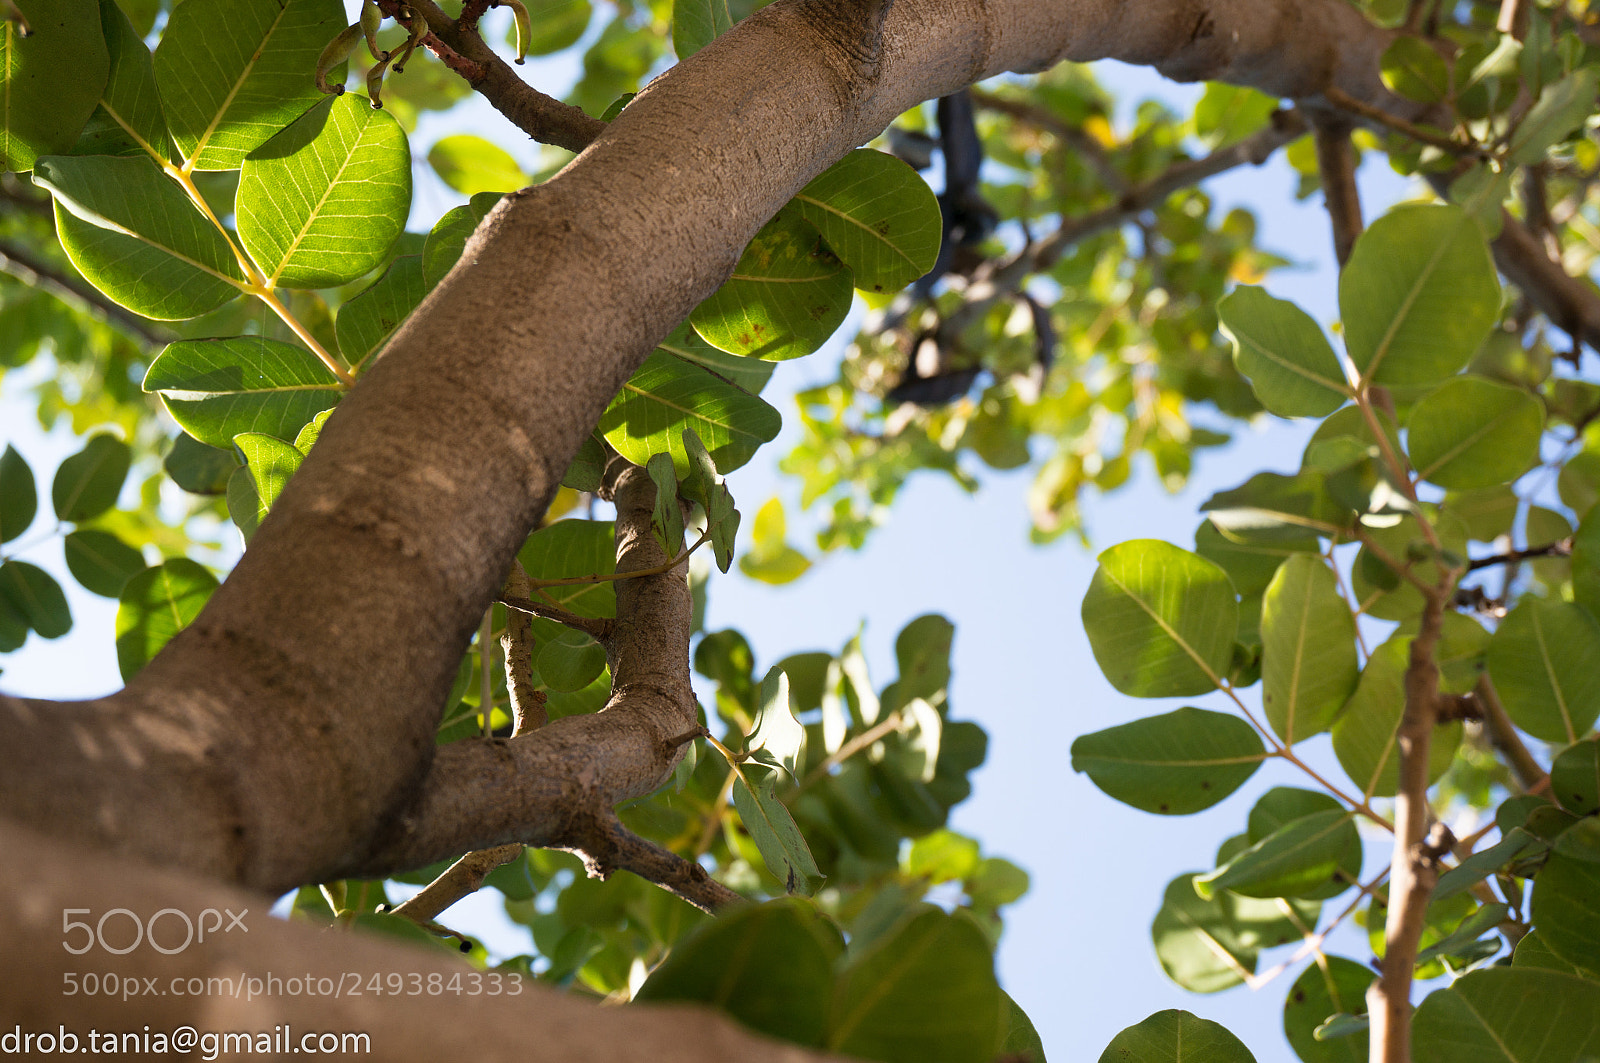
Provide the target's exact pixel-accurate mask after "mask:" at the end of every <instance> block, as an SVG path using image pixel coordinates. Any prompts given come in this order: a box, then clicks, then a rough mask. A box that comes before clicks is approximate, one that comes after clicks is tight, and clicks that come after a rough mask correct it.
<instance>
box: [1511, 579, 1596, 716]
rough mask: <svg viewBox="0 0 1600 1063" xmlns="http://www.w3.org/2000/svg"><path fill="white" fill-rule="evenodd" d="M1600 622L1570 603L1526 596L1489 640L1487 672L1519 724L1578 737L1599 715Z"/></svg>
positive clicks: (1586, 611)
mask: <svg viewBox="0 0 1600 1063" xmlns="http://www.w3.org/2000/svg"><path fill="white" fill-rule="evenodd" d="M1597 660H1600V623H1596V622H1595V619H1594V617H1593V616H1591V615H1590V614H1589V611H1588V610H1587V609H1584V608H1583V607H1582V606H1577V605H1573V604H1571V603H1570V602H1557V601H1548V600H1545V599H1540V598H1533V597H1527V598H1524V599H1523V600H1522V601H1521V602H1520V603H1519V604H1518V605H1517V607H1516V608H1515V609H1513V610H1511V612H1510V613H1509V614H1507V616H1506V618H1505V619H1504V620H1502V621H1501V622H1500V626H1499V628H1497V629H1496V631H1495V633H1494V637H1493V638H1492V639H1491V640H1490V641H1489V655H1488V663H1489V674H1490V675H1491V676H1492V677H1493V678H1494V685H1495V689H1496V691H1498V692H1499V694H1500V700H1501V701H1502V702H1504V704H1505V708H1506V714H1507V715H1508V716H1510V717H1511V721H1512V722H1513V723H1515V724H1516V725H1517V726H1518V727H1520V728H1522V729H1523V730H1524V731H1527V732H1528V733H1529V734H1531V735H1533V736H1534V737H1535V738H1542V739H1544V740H1545V741H1547V742H1568V743H1570V742H1574V741H1576V740H1577V738H1578V736H1579V735H1582V734H1584V733H1586V732H1587V731H1588V730H1589V728H1590V727H1593V726H1594V722H1595V718H1596V717H1600V672H1597V671H1596V670H1595V668H1594V667H1593V666H1592V665H1591V663H1590V662H1593V661H1597Z"/></svg>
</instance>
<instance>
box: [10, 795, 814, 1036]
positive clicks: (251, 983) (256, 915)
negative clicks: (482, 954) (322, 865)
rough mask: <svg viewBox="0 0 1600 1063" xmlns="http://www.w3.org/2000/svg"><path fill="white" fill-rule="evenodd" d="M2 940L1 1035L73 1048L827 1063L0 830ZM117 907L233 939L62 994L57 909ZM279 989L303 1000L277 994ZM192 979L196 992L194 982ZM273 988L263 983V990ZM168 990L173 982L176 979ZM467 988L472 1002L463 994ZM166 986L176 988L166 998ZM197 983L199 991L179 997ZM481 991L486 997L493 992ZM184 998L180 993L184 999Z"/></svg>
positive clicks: (662, 1010)
mask: <svg viewBox="0 0 1600 1063" xmlns="http://www.w3.org/2000/svg"><path fill="white" fill-rule="evenodd" d="M0 851H3V852H4V853H5V854H6V859H4V860H0V896H5V897H8V898H24V899H25V901H24V903H7V904H3V905H0V941H4V942H5V943H6V954H7V955H8V956H10V957H14V958H16V960H17V961H19V962H14V963H7V964H5V965H3V966H0V1000H4V1001H5V1002H6V1023H7V1026H8V1028H9V1026H10V1025H11V1024H12V1023H18V1024H21V1026H22V1027H23V1029H25V1030H26V1029H30V1028H31V1029H37V1030H45V1029H48V1030H51V1031H54V1030H55V1029H56V1027H57V1025H58V1024H61V1025H62V1026H63V1028H64V1029H65V1030H68V1031H72V1032H74V1033H76V1034H77V1035H78V1037H79V1038H80V1041H79V1044H80V1046H82V1045H83V1044H84V1041H83V1038H84V1035H85V1034H87V1032H88V1031H89V1030H90V1029H91V1028H98V1029H99V1030H101V1031H105V1030H138V1029H140V1028H141V1027H148V1028H149V1029H150V1030H152V1031H172V1030H176V1029H178V1028H179V1027H180V1026H189V1027H193V1028H195V1029H196V1030H197V1031H198V1032H199V1033H202V1034H204V1033H211V1032H218V1033H220V1032H222V1031H252V1032H256V1031H258V1032H262V1033H265V1034H271V1033H273V1032H274V1031H275V1030H277V1029H281V1028H282V1025H283V1024H285V1023H287V1022H289V1021H290V1020H291V1019H292V1023H293V1032H294V1034H295V1035H296V1036H297V1037H298V1035H299V1034H300V1033H301V1032H302V1031H305V1030H317V1031H337V1032H349V1033H364V1034H366V1035H367V1036H368V1038H369V1039H370V1040H369V1052H368V1053H367V1054H368V1055H370V1058H374V1059H384V1060H388V1061H391V1063H435V1061H437V1060H441V1059H460V1058H463V1054H464V1052H465V1051H466V1049H464V1048H463V1046H464V1045H466V1046H470V1056H471V1058H472V1059H474V1060H482V1061H484V1063H522V1061H525V1060H527V1059H528V1058H529V1046H530V1045H536V1046H537V1050H538V1054H539V1056H540V1058H549V1059H561V1060H571V1061H574V1063H597V1061H600V1060H604V1061H606V1063H706V1061H707V1060H719V1059H720V1060H739V1061H740V1063H822V1061H824V1060H827V1059H832V1058H835V1057H830V1056H824V1055H822V1054H820V1053H815V1052H812V1051H809V1050H807V1049H804V1048H801V1047H799V1046H797V1045H793V1044H779V1043H777V1042H775V1041H772V1040H769V1039H767V1038H765V1037H762V1036H759V1035H757V1034H753V1033H751V1032H749V1031H748V1030H746V1029H745V1028H744V1027H742V1026H740V1025H739V1024H738V1023H736V1022H734V1021H733V1020H732V1019H729V1018H728V1017H727V1016H725V1015H723V1014H722V1013H720V1012H718V1011H714V1010H712V1009H710V1008H705V1007H699V1006H694V1005H685V1004H675V1005H672V1006H670V1007H659V1006H651V1005H636V1006H630V1007H627V1008H605V1009H603V1010H602V1009H601V1007H600V1006H599V1005H597V1004H596V1003H595V1002H593V1001H590V1000H587V999H585V998H584V997H583V996H582V995H580V994H576V993H568V992H564V991H562V990H560V989H557V988H555V987H552V986H548V985H545V984H543V983H540V982H537V981H529V980H525V979H523V978H521V977H520V976H517V975H514V974H504V973H499V972H494V971H489V972H480V971H476V970H475V969H474V968H472V967H470V966H468V965H467V964H466V963H465V962H464V961H463V960H462V959H461V958H460V957H459V956H452V955H451V954H450V953H448V952H446V951H444V950H442V949H441V950H439V951H431V950H428V949H418V948H417V947H416V946H414V945H410V944H401V943H396V942H393V941H390V940H387V939H385V938H383V937H381V936H379V935H372V934H361V933H346V932H340V931H337V930H329V929H327V928H324V927H320V926H315V925H311V924H308V923H303V922H300V921H297V920H296V921H282V920H278V919H273V918H271V917H270V916H269V915H268V914H267V912H268V909H269V908H270V907H271V905H272V898H271V897H270V896H268V895H265V894H259V893H249V892H245V891H243V890H238V889H231V888H228V887H224V886H220V885H217V884H216V883H212V882H204V881H199V880H196V879H193V878H189V877H186V876H183V875H179V874H175V873H173V872H170V871H159V870H155V869H153V868H150V867H147V866H145V865H143V864H140V863H134V862H131V861H126V860H117V859H114V858H112V857H109V856H107V855H106V854H105V853H103V852H98V851H95V850H93V849H89V848H77V847H73V846H69V845H66V844H63V843H62V842H60V841H58V840H52V839H47V838H44V837H42V836H41V835H39V834H36V833H34V832H33V831H30V830H25V829H23V828H20V827H17V826H14V825H12V824H10V823H8V822H6V821H3V820H0ZM84 907H88V908H89V909H90V910H91V911H94V912H105V911H109V910H111V909H113V908H124V909H127V910H129V911H132V912H136V913H139V914H141V915H145V916H147V915H149V914H150V913H153V912H159V911H161V910H162V909H164V908H167V907H176V908H177V909H178V910H179V911H182V912H189V913H195V914H196V915H198V913H200V912H202V911H204V910H205V909H208V908H209V909H213V910H215V911H217V912H223V911H228V912H232V913H234V914H236V915H238V916H239V917H240V919H241V921H242V927H243V928H244V931H243V932H241V931H240V930H238V929H236V930H234V931H233V932H232V933H225V934H217V935H215V936H208V937H207V938H206V939H205V941H204V943H202V944H195V945H191V946H190V947H188V948H186V949H183V950H181V951H179V952H177V953H175V954H173V955H162V954H160V953H157V952H154V951H152V950H150V949H139V950H137V951H135V952H133V953H131V954H129V955H127V956H116V957H108V956H104V955H103V954H101V955H98V956H97V957H96V963H95V967H96V969H98V970H102V971H104V970H106V969H108V967H109V969H111V970H114V971H116V973H118V974H119V975H120V976H121V977H122V979H123V984H126V985H133V986H143V985H145V984H146V983H145V982H144V979H146V978H148V979H151V980H153V981H154V983H155V985H156V986H157V987H158V989H159V990H160V992H157V993H154V994H151V995H140V996H138V997H135V998H133V999H129V1000H126V1001H125V1000H122V999H120V998H119V997H117V996H114V995H111V994H99V995H91V996H85V995H82V994H80V995H78V996H74V997H71V998H65V999H64V998H63V996H62V992H61V986H62V984H63V975H64V974H68V973H71V972H74V971H80V970H81V968H82V967H83V959H84V958H85V957H76V956H73V955H72V954H70V953H68V952H66V951H64V950H63V949H62V947H61V944H62V933H61V926H62V923H61V919H62V916H61V913H62V911H63V910H64V909H67V908H84ZM435 975H437V976H438V977H439V978H440V979H442V981H443V982H444V983H450V982H451V980H452V979H456V978H459V979H460V982H459V983H457V984H462V985H463V986H464V988H465V991H464V992H462V993H460V994H450V993H447V994H444V995H440V996H429V995H427V994H426V993H418V994H412V993H409V992H401V993H392V992H389V991H386V990H385V991H378V992H374V991H372V990H371V989H370V988H369V986H370V982H371V980H372V979H374V978H376V979H378V981H379V983H380V984H385V985H387V983H388V981H389V979H391V978H394V977H402V976H403V977H404V978H405V979H406V981H407V984H408V985H409V982H410V979H411V978H412V977H413V976H416V977H420V978H421V979H422V980H423V982H424V984H426V982H427V981H428V980H429V978H430V977H431V976H435ZM291 977H294V978H298V979H301V980H302V984H307V983H309V986H321V987H326V988H327V990H328V991H327V992H320V991H317V990H316V989H314V988H309V987H308V988H306V989H305V990H303V991H302V992H301V993H299V994H297V995H295V996H293V997H290V996H288V995H287V993H288V990H287V989H286V987H285V986H286V983H287V982H288V981H289V979H290V978H291ZM191 979H199V980H200V981H199V982H198V983H195V982H192V981H190V980H191ZM269 979H270V981H269ZM175 980H176V981H175ZM474 984H476V985H477V986H478V989H479V991H478V992H476V993H474V992H473V991H472V988H471V987H472V986H473V985H474ZM174 985H177V986H178V987H179V988H178V992H177V993H174V992H173V989H172V987H173V986H174ZM195 985H199V986H203V987H205V994H204V995H190V992H192V987H193V986H195ZM491 993H492V994H493V995H491ZM180 994H181V995H180Z"/></svg>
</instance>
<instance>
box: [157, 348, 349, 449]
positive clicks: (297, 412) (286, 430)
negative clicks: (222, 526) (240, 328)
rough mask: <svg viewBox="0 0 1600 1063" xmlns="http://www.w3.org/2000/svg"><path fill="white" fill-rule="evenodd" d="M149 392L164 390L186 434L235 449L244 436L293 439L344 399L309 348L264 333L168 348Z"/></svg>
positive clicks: (163, 396) (159, 360) (164, 397)
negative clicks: (261, 434)
mask: <svg viewBox="0 0 1600 1063" xmlns="http://www.w3.org/2000/svg"><path fill="white" fill-rule="evenodd" d="M144 390H145V391H148V392H158V393H160V395H161V400H162V402H163V403H164V404H165V405H166V407H167V412H168V413H170V414H171V415H172V419H173V420H175V421H177V422H178V424H179V425H180V426H181V427H182V428H183V430H184V431H185V432H188V433H189V434H190V435H192V436H194V437H195V438H196V439H198V440H199V441H200V442H202V443H205V444H207V445H208V446H213V447H221V448H228V449H231V448H232V447H233V439H234V437H235V436H237V435H239V434H240V433H243V432H264V433H266V434H268V435H274V436H277V437H278V438H279V439H282V440H285V441H287V440H291V439H293V438H294V436H295V434H296V433H297V432H299V431H300V429H301V427H302V426H304V425H305V423H306V422H307V421H309V420H311V418H313V417H315V416H316V415H317V414H318V413H321V412H322V411H323V410H326V409H328V408H329V407H331V406H334V405H336V404H337V403H338V401H339V399H340V398H341V397H342V396H343V394H344V391H343V389H342V388H341V387H340V386H339V383H338V381H337V380H335V379H334V376H333V374H332V373H331V372H329V371H328V368H327V367H326V366H325V365H323V364H322V362H321V361H319V360H318V359H317V357H316V356H315V355H313V354H312V353H311V352H310V351H307V350H306V349H305V348H304V347H299V346H296V345H294V344H291V343H283V342H281V341H278V340H269V339H266V338H264V337H261V336H232V337H229V338H227V339H216V340H182V341H180V342H178V343H173V344H169V345H168V346H167V348H166V350H164V351H162V352H161V354H160V355H159V356H157V358H156V360H155V361H153V362H151V363H150V368H149V370H148V371H147V372H146V373H145V377H144Z"/></svg>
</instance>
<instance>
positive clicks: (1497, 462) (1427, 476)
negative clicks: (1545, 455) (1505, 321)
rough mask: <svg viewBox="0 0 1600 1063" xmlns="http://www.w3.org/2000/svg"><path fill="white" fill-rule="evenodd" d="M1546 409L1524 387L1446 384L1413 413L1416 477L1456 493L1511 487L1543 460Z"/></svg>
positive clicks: (1410, 439)
mask: <svg viewBox="0 0 1600 1063" xmlns="http://www.w3.org/2000/svg"><path fill="white" fill-rule="evenodd" d="M1543 434H1544V407H1543V406H1542V405H1541V404H1540V402H1539V400H1538V399H1536V398H1534V397H1533V396H1532V395H1530V394H1528V392H1526V391H1524V390H1523V389H1522V388H1515V387H1510V386H1508V385H1505V384H1497V383H1495V382H1494V381H1492V380H1485V379H1483V378H1481V377H1472V376H1463V377H1456V378H1454V379H1452V380H1449V381H1446V382H1445V383H1444V384H1443V385H1441V386H1440V387H1438V388H1436V389H1435V390H1434V391H1432V392H1430V393H1428V394H1427V395H1425V396H1423V398H1422V399H1421V401H1419V402H1418V403H1417V405H1416V406H1415V408H1413V409H1412V411H1411V420H1410V422H1409V425H1408V429H1407V432H1406V440H1407V449H1408V450H1409V452H1410V454H1411V464H1412V465H1413V466H1414V467H1415V468H1416V470H1417V475H1418V476H1420V477H1421V478H1422V479H1424V480H1427V481H1429V482H1430V483H1435V484H1438V485H1439V486H1440V487H1447V488H1450V489H1452V490H1466V489H1468V488H1473V487H1491V486H1494V485H1496V484H1503V483H1509V482H1510V481H1512V480H1515V479H1516V478H1517V477H1518V476H1521V475H1522V474H1523V473H1524V472H1526V471H1527V470H1528V468H1529V466H1531V465H1533V463H1534V462H1536V461H1538V460H1539V439H1540V437H1541V436H1542V435H1543Z"/></svg>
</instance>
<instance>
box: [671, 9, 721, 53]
mask: <svg viewBox="0 0 1600 1063" xmlns="http://www.w3.org/2000/svg"><path fill="white" fill-rule="evenodd" d="M732 27H733V16H731V15H730V14H728V0H673V4H672V49H673V51H675V52H677V53H678V58H679V59H687V58H689V57H690V56H691V55H693V54H694V53H696V52H698V51H699V50H700V49H702V48H704V47H705V46H706V45H708V44H710V43H711V42H712V41H714V40H716V39H717V38H718V37H720V36H722V35H723V34H724V33H727V32H728V30H729V29H731V28H732Z"/></svg>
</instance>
